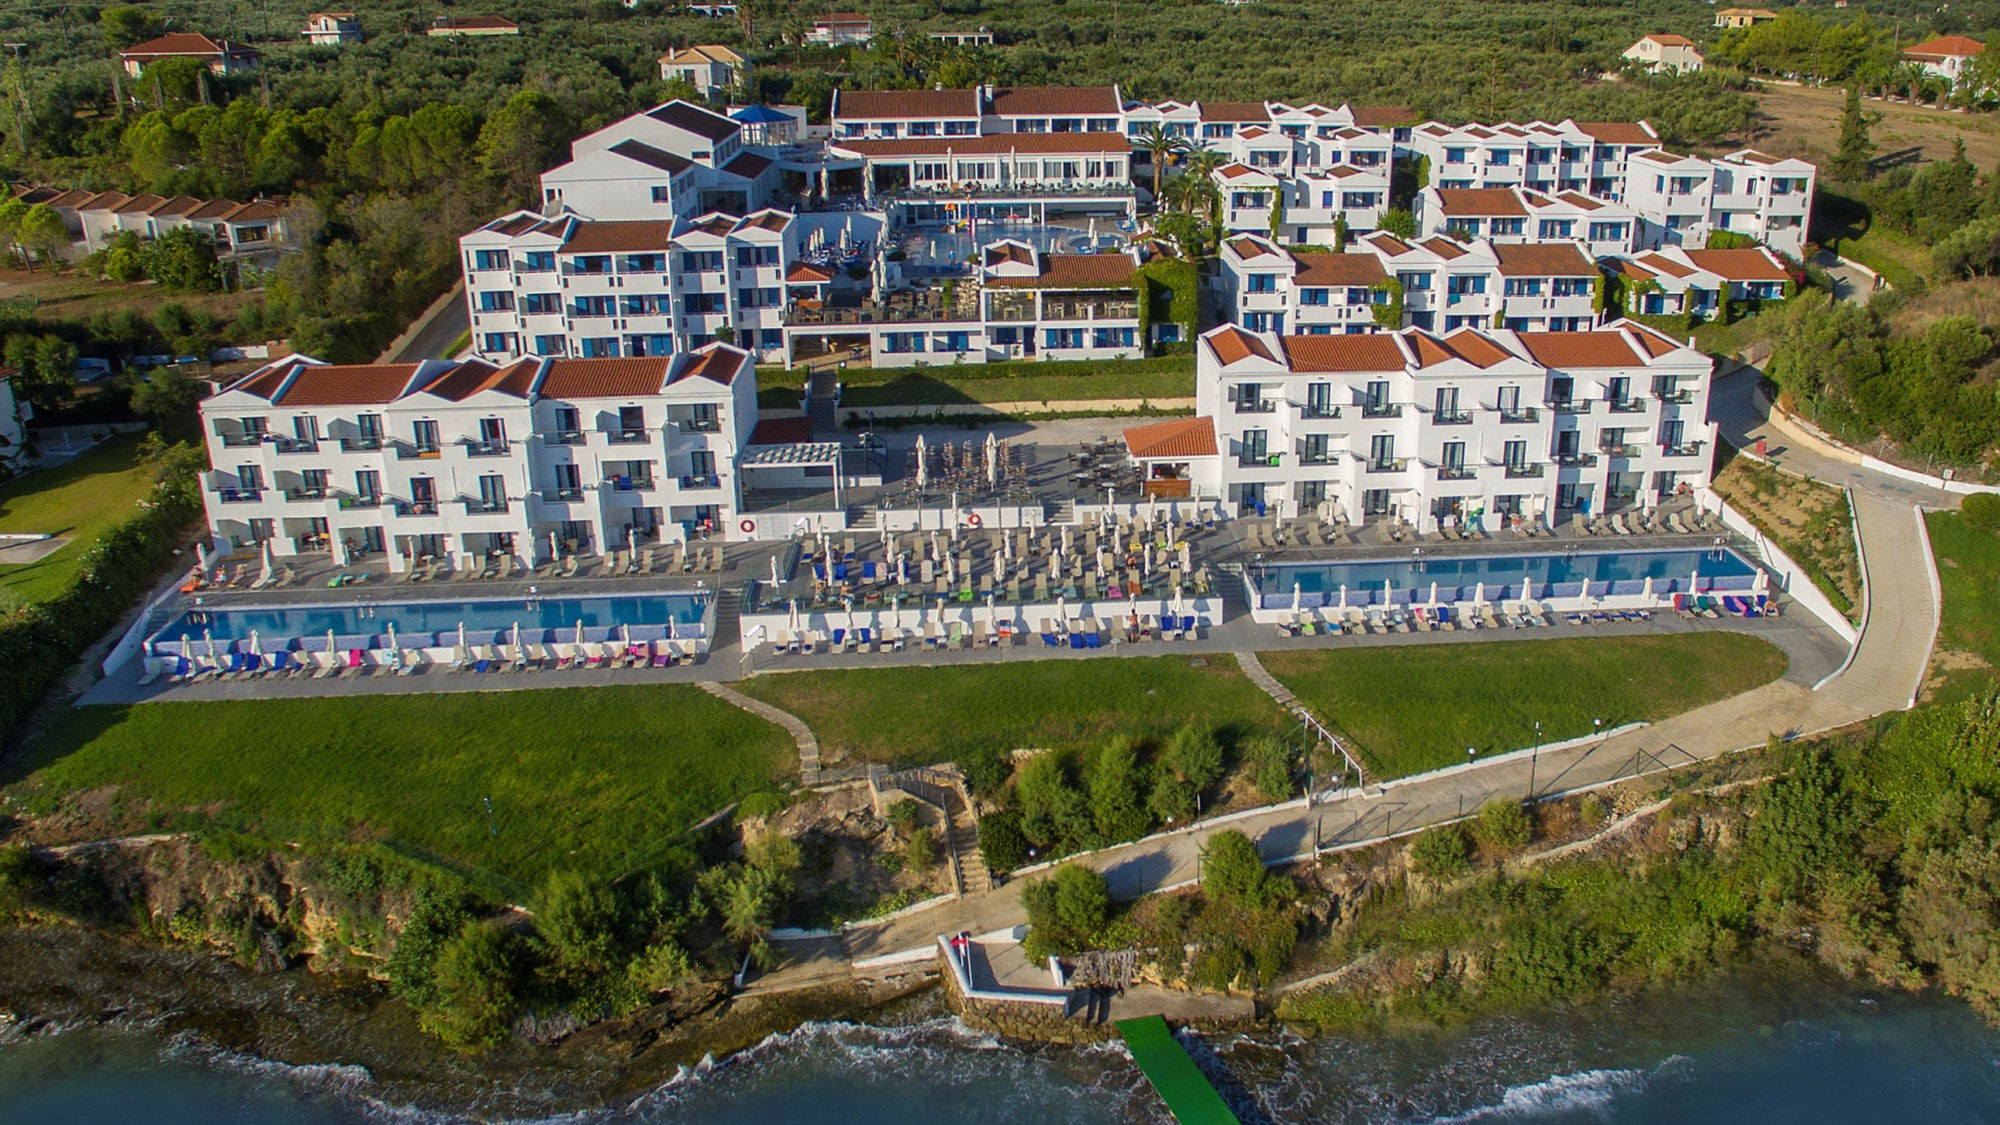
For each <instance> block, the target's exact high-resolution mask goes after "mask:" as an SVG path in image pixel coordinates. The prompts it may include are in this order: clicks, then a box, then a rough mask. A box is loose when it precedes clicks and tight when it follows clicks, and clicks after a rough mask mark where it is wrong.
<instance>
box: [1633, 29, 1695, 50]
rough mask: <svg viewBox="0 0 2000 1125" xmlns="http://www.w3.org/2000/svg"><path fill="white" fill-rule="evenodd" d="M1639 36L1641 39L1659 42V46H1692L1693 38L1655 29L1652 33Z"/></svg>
mask: <svg viewBox="0 0 2000 1125" xmlns="http://www.w3.org/2000/svg"><path fill="white" fill-rule="evenodd" d="M1639 38H1641V39H1651V40H1652V41H1653V42H1655V43H1658V44H1659V45H1660V46H1662V47H1692V46H1694V40H1692V39H1689V38H1688V37H1687V36H1685V35H1674V34H1671V33H1668V32H1657V31H1656V32H1654V33H1653V34H1651V35H1642V36H1640V37H1639Z"/></svg>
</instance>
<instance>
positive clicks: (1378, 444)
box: [1368, 434, 1396, 469]
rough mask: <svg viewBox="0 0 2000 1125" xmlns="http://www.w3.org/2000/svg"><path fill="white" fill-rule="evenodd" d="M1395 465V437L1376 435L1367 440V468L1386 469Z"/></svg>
mask: <svg viewBox="0 0 2000 1125" xmlns="http://www.w3.org/2000/svg"><path fill="white" fill-rule="evenodd" d="M1395 463H1396V435H1395V434H1376V435H1375V436H1374V437H1371V438H1369V439H1368V467H1369V468H1371V469H1387V468H1390V467H1392V466H1394V465H1395Z"/></svg>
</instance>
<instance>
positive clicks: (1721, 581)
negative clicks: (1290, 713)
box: [1250, 548, 1757, 609]
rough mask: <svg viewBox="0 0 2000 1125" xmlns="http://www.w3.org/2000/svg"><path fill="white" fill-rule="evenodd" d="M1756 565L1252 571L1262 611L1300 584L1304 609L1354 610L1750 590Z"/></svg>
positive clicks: (1426, 563)
mask: <svg viewBox="0 0 2000 1125" xmlns="http://www.w3.org/2000/svg"><path fill="white" fill-rule="evenodd" d="M1756 577H1757V568H1756V567H1755V566H1753V565H1751V563H1750V561H1749V560H1747V559H1745V558H1744V557H1743V556H1742V555H1739V554H1737V553H1736V552H1735V551H1733V550H1730V549H1728V548H1709V549H1703V550H1690V549H1687V548H1679V549H1662V550H1655V551H1566V552H1563V553H1561V554H1549V555H1469V556H1468V555H1456V556H1452V555H1441V556H1418V557H1413V558H1392V559H1360V560H1356V561H1354V562H1337V563H1286V564H1279V565H1275V566H1266V567H1262V568H1259V569H1257V570H1254V571H1252V572H1251V575H1250V581H1251V589H1252V592H1253V593H1254V595H1255V597H1256V604H1257V605H1258V607H1259V608H1262V609H1290V608H1291V605H1292V591H1293V588H1294V586H1295V585H1296V588H1297V590H1298V601H1299V605H1300V606H1301V607H1313V606H1322V605H1338V604H1340V599H1341V590H1342V588H1343V587H1345V589H1346V604H1348V605H1350V606H1362V605H1381V604H1386V603H1389V602H1397V603H1408V602H1417V603H1426V602H1429V601H1431V600H1432V593H1431V590H1432V586H1433V585H1434V584H1435V586H1436V589H1437V593H1436V600H1437V601H1440V602H1454V601H1462V600H1465V599H1468V598H1472V597H1474V596H1475V595H1477V594H1478V593H1479V587H1480V585H1481V584H1484V586H1485V587H1486V590H1485V595H1486V597H1487V599H1489V600H1493V599H1500V598H1521V597H1533V598H1574V597H1608V596H1611V595H1622V594H1641V593H1644V592H1645V590H1646V580H1647V579H1649V578H1650V579H1652V580H1653V593H1655V594H1686V593H1693V592H1694V591H1695V589H1696V588H1697V587H1699V588H1700V589H1701V590H1702V591H1704V592H1711V591H1712V592H1724V591H1736V590H1748V589H1750V588H1751V586H1752V585H1753V584H1754V583H1755V581H1756Z"/></svg>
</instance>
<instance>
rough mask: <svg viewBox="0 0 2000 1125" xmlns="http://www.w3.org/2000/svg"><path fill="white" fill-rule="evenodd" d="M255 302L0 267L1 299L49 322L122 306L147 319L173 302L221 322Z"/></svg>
mask: <svg viewBox="0 0 2000 1125" xmlns="http://www.w3.org/2000/svg"><path fill="white" fill-rule="evenodd" d="M256 299H257V295H256V294H253V293H243V292H236V293H172V294H168V293H166V292H165V291H163V290H162V289H161V288H160V287H159V286H157V285H154V284H152V283H150V282H118V281H98V280H96V279H95V278H88V277H84V276H81V275H80V274H75V273H61V274H58V273H50V272H48V271H47V270H36V271H33V272H30V271H28V270H17V269H0V301H10V302H19V303H20V304H21V305H23V306H26V307H32V308H33V309H34V311H35V313H36V315H38V316H42V317H47V318H49V319H52V320H65V319H67V320H88V319H89V318H90V316H91V315H92V314H93V313H100V312H110V311H113V310H116V309H123V308H136V309H138V310H139V311H140V312H141V313H143V314H144V315H145V316H146V318H147V319H148V320H151V319H152V315H153V310H154V309H156V308H158V307H159V306H160V305H162V304H164V303H166V302H168V301H173V302H175V303H177V304H181V305H185V306H186V307H188V308H189V309H195V310H200V311H203V312H206V313H208V314H210V315H211V316H214V317H215V318H216V319H217V320H221V321H225V322H226V321H229V320H232V319H234V318H235V316H236V314H237V313H239V312H241V311H242V309H243V306H245V305H247V304H250V303H251V302H252V301H253V300H256Z"/></svg>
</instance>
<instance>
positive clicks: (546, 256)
mask: <svg viewBox="0 0 2000 1125" xmlns="http://www.w3.org/2000/svg"><path fill="white" fill-rule="evenodd" d="M555 268H556V252H555V251H553V250H530V251H528V252H527V253H526V254H523V255H522V256H521V272H522V273H551V272H553V271H554V270H555Z"/></svg>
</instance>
